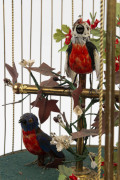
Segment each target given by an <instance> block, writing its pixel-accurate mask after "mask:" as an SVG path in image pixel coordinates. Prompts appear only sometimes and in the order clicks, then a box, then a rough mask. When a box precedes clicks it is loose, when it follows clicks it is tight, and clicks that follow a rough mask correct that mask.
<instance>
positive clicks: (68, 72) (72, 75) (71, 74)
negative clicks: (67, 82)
mask: <svg viewBox="0 0 120 180" xmlns="http://www.w3.org/2000/svg"><path fill="white" fill-rule="evenodd" d="M71 51H72V43H71V44H70V45H69V46H68V49H67V50H66V60H65V66H64V71H65V73H66V75H67V77H69V78H71V79H72V82H74V79H75V76H76V73H75V72H74V71H72V70H71V68H70V66H69V56H70V53H71Z"/></svg>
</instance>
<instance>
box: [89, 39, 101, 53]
mask: <svg viewBox="0 0 120 180" xmlns="http://www.w3.org/2000/svg"><path fill="white" fill-rule="evenodd" d="M90 41H91V42H92V43H93V44H94V45H95V46H96V48H97V50H98V51H100V39H94V38H91V39H90Z"/></svg>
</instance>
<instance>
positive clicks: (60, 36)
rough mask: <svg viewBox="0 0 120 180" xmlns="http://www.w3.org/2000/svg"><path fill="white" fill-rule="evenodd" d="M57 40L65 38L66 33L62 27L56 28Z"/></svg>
mask: <svg viewBox="0 0 120 180" xmlns="http://www.w3.org/2000/svg"><path fill="white" fill-rule="evenodd" d="M53 37H54V39H55V40H56V42H60V41H61V40H62V39H64V38H65V34H64V33H63V32H62V30H60V29H56V33H55V34H54V35H53Z"/></svg>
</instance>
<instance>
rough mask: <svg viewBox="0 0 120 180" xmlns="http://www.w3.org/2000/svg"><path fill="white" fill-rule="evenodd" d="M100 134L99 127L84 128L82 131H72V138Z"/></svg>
mask: <svg viewBox="0 0 120 180" xmlns="http://www.w3.org/2000/svg"><path fill="white" fill-rule="evenodd" d="M93 135H94V136H96V135H98V129H82V130H81V131H78V132H75V133H72V139H73V140H74V139H78V138H81V137H86V136H93Z"/></svg>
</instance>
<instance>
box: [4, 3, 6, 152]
mask: <svg viewBox="0 0 120 180" xmlns="http://www.w3.org/2000/svg"><path fill="white" fill-rule="evenodd" d="M3 36H4V79H5V78H6V69H5V63H6V35H5V0H3ZM4 104H6V85H5V84H4ZM5 151H6V106H4V155H5Z"/></svg>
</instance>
